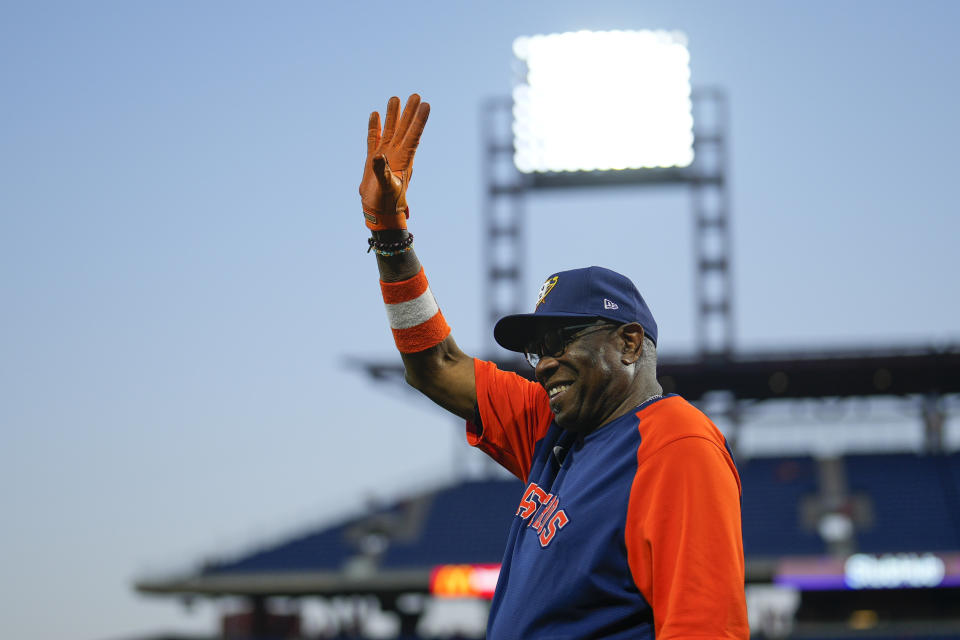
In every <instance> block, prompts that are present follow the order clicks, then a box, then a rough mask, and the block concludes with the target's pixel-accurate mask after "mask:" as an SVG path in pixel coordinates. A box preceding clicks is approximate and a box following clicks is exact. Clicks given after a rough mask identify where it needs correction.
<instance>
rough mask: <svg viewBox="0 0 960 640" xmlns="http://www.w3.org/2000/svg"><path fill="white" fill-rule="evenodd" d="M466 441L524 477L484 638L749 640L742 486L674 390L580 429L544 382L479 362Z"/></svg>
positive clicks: (709, 431) (710, 433)
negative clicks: (475, 416)
mask: <svg viewBox="0 0 960 640" xmlns="http://www.w3.org/2000/svg"><path fill="white" fill-rule="evenodd" d="M474 369H475V372H476V380H477V402H478V410H479V418H480V424H479V425H477V424H473V423H472V422H471V423H468V425H467V439H468V442H469V443H470V444H471V445H473V446H476V447H479V448H480V449H482V450H483V451H485V452H486V453H487V454H489V455H490V456H491V457H493V458H494V459H495V460H496V461H497V462H499V463H500V464H501V465H503V466H504V467H506V468H507V469H508V470H510V471H511V472H512V473H513V474H514V475H516V476H517V477H518V478H520V479H521V480H522V481H523V482H524V484H525V489H524V492H523V495H522V497H521V499H520V503H519V505H518V507H517V510H516V513H515V517H514V520H513V523H512V525H511V528H510V534H509V537H508V540H507V548H506V551H505V552H504V557H503V563H502V568H501V571H500V579H499V581H498V583H497V590H496V593H495V595H494V599H493V604H492V607H491V610H490V620H489V623H488V628H487V638H489V639H492V640H496V639H498V638H578V639H579V638H606V639H614V638H617V639H619V638H658V639H664V638H687V637H694V636H695V637H697V638H748V637H749V635H750V632H749V629H748V626H747V610H746V602H745V597H744V584H743V580H744V563H743V543H742V536H741V530H740V478H739V475H738V474H737V469H736V466H735V465H734V463H733V459H732V457H731V456H730V452H729V450H728V449H727V446H726V441H725V440H724V438H723V435H722V434H721V433H720V431H719V430H718V429H717V428H716V427H715V426H714V425H713V423H712V422H711V421H710V420H709V419H708V418H707V417H706V416H705V415H704V414H703V413H701V412H700V411H699V410H697V409H696V408H695V407H693V406H692V405H690V404H689V403H688V402H687V401H686V400H684V399H683V398H681V397H680V396H676V395H670V396H667V397H664V398H658V399H653V400H650V401H648V402H645V403H644V404H642V405H640V406H639V407H636V408H635V409H633V410H632V411H630V412H628V413H627V414H625V415H623V416H620V417H619V418H617V419H615V420H613V421H612V422H610V423H608V424H606V425H605V426H603V427H602V428H600V429H597V430H595V431H593V432H591V433H589V434H586V435H580V436H578V435H577V434H575V433H572V432H568V431H565V430H563V429H561V428H560V427H558V426H557V425H556V424H555V423H554V422H553V414H552V413H551V411H550V408H549V402H548V399H547V394H546V392H545V391H544V390H543V388H542V387H541V386H540V385H538V384H536V383H533V382H530V381H528V380H525V379H523V378H521V377H520V376H517V375H516V374H513V373H509V372H503V371H500V370H499V369H497V367H496V365H494V364H493V363H491V362H485V361H482V360H476V361H475V364H474Z"/></svg>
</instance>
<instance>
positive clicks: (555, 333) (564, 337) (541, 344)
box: [523, 322, 620, 369]
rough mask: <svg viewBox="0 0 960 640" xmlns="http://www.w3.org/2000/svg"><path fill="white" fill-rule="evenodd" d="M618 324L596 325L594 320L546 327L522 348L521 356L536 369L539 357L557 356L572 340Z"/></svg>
mask: <svg viewBox="0 0 960 640" xmlns="http://www.w3.org/2000/svg"><path fill="white" fill-rule="evenodd" d="M618 326H620V325H616V324H610V323H604V324H601V325H598V324H597V323H596V322H588V323H586V324H573V325H567V326H565V327H555V328H553V329H548V330H547V331H545V332H544V333H543V335H542V336H540V338H539V339H538V340H534V341H533V342H531V343H530V344H528V345H527V346H526V348H525V349H524V350H523V356H524V357H525V358H526V359H527V362H528V363H530V366H531V367H533V368H534V369H536V368H537V364H539V362H540V359H541V358H547V357H549V358H559V357H560V356H562V355H563V353H564V351H566V350H567V347H568V346H570V343H572V342H573V341H574V340H577V339H579V338H580V337H582V336H585V335H588V334H591V333H596V331H599V330H600V329H611V328H616V327H618ZM591 327H593V328H594V329H595V331H583V330H584V329H589V328H591Z"/></svg>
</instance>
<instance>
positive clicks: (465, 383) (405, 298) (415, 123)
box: [360, 94, 477, 419]
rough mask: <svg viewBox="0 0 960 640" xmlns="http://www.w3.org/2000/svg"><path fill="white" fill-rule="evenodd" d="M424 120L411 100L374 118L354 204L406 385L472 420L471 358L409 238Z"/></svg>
mask: <svg viewBox="0 0 960 640" xmlns="http://www.w3.org/2000/svg"><path fill="white" fill-rule="evenodd" d="M429 115H430V105H429V104H428V103H426V102H421V101H420V96H419V95H417V94H413V95H411V96H410V98H409V99H408V100H407V104H406V106H404V108H403V113H402V114H400V99H399V98H397V97H396V96H394V97H392V98H390V100H389V102H387V111H386V118H385V120H384V122H383V128H382V129H381V125H380V114H379V113H378V112H376V111H374V112H373V113H371V114H370V120H369V122H368V126H367V158H366V162H365V163H364V168H363V179H362V181H361V182H360V201H361V204H362V206H363V217H364V220H365V221H366V225H367V227H368V228H369V229H370V230H371V233H372V237H371V238H370V241H369V242H370V248H371V249H372V250H373V251H374V252H375V253H376V256H377V266H378V268H379V270H380V287H381V291H382V292H383V296H384V302H385V303H386V305H387V316H388V318H389V320H390V326H391V329H392V330H393V334H394V339H395V341H396V343H397V348H398V349H399V350H400V355H401V357H402V359H403V365H404V368H405V370H406V380H407V382H408V383H409V384H410V385H411V386H413V387H414V388H416V389H418V390H419V391H421V392H423V393H424V394H425V395H426V396H427V397H429V398H430V399H431V400H433V401H434V402H436V403H437V404H439V405H440V406H441V407H443V408H444V409H447V410H448V411H451V412H452V413H454V414H456V415H458V416H460V417H462V418H466V419H470V418H473V416H474V408H475V406H476V404H477V391H476V382H475V378H474V371H473V358H471V357H470V356H468V355H467V354H465V353H464V352H463V351H461V350H460V348H459V347H458V346H457V343H456V342H454V340H453V336H452V335H451V333H450V328H449V326H447V323H446V321H445V320H444V319H443V314H442V313H441V312H440V310H439V308H438V307H437V303H436V300H435V299H434V297H433V293H432V292H431V291H430V289H429V287H428V286H427V282H426V277H425V275H424V272H423V268H422V267H421V265H420V261H419V260H418V259H417V255H416V253H415V252H414V250H413V236H412V235H411V234H410V233H409V232H408V231H407V219H408V218H409V217H410V209H409V207H408V206H407V197H406V193H407V187H408V185H409V184H410V178H411V176H412V174H413V158H414V155H415V154H416V151H417V145H418V144H419V143H420V135H421V134H422V133H423V129H424V126H425V125H426V124H427V118H428V116H429ZM398 116H399V118H398Z"/></svg>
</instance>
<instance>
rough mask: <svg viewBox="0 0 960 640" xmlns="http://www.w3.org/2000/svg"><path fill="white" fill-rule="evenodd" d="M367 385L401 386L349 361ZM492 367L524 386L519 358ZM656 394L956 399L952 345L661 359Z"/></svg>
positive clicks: (397, 368)
mask: <svg viewBox="0 0 960 640" xmlns="http://www.w3.org/2000/svg"><path fill="white" fill-rule="evenodd" d="M355 364H356V365H358V366H359V367H361V368H362V369H364V370H365V371H366V373H367V374H368V375H370V376H371V377H372V378H374V379H379V380H391V379H392V380H396V381H397V382H402V381H403V365H402V364H401V363H400V362H399V361H396V362H363V361H356V362H355ZM497 365H498V366H499V367H500V368H501V369H504V370H508V371H514V372H515V373H518V374H520V375H522V376H524V377H527V378H532V376H533V370H532V369H531V368H530V367H529V366H528V365H527V364H526V363H524V362H522V361H521V359H520V358H516V359H511V360H502V359H501V361H499V362H498V363H497ZM657 372H658V378H659V380H660V383H661V385H662V386H663V388H664V391H665V392H667V393H679V394H680V395H682V396H683V397H684V398H686V399H687V400H690V401H693V402H695V401H697V400H699V399H701V398H702V397H703V396H704V395H705V394H707V393H709V392H714V391H725V392H729V393H731V394H732V395H733V396H734V397H735V398H737V399H739V400H778V399H788V398H789V399H801V398H831V397H836V398H852V397H865V396H906V395H911V394H924V395H926V394H954V393H960V344H951V345H947V346H943V347H935V346H929V347H897V348H889V349H836V350H821V351H812V350H809V351H786V350H784V351H754V352H749V351H747V352H744V351H738V352H735V353H734V354H733V355H731V356H722V357H710V356H695V357H670V356H669V355H661V357H660V359H659V362H658V365H657Z"/></svg>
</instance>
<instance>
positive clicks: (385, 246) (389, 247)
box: [367, 233, 413, 257]
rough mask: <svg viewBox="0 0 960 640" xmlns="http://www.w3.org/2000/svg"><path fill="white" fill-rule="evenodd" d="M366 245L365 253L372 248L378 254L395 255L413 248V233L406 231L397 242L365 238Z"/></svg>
mask: <svg viewBox="0 0 960 640" xmlns="http://www.w3.org/2000/svg"><path fill="white" fill-rule="evenodd" d="M367 245H368V246H367V253H370V250H371V249H372V250H373V252H374V253H376V254H377V255H378V256H386V257H389V256H395V255H398V254H401V253H406V252H407V251H410V250H412V249H413V234H412V233H408V234H407V237H406V238H404V239H403V240H399V241H397V242H380V241H379V240H374V239H373V238H367Z"/></svg>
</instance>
